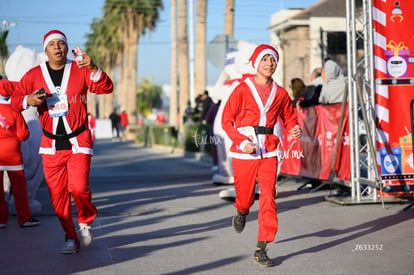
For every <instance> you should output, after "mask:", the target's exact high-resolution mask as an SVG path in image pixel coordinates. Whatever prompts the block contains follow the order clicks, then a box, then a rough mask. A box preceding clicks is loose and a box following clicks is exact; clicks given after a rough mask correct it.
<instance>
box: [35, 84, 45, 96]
mask: <svg viewBox="0 0 414 275" xmlns="http://www.w3.org/2000/svg"><path fill="white" fill-rule="evenodd" d="M36 94H37V95H44V96H42V97H40V99H43V98H45V97H46V91H45V88H43V87H42V88H40V89H39V91H37V93H36Z"/></svg>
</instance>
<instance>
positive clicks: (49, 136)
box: [42, 124, 86, 140]
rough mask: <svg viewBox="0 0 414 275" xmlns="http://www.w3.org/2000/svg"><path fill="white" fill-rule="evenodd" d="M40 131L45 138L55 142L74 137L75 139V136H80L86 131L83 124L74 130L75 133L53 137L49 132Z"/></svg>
mask: <svg viewBox="0 0 414 275" xmlns="http://www.w3.org/2000/svg"><path fill="white" fill-rule="evenodd" d="M42 130H43V134H44V135H45V136H46V137H48V138H50V139H55V140H64V139H70V138H74V137H76V136H78V135H80V134H81V133H82V132H83V131H85V130H86V126H85V124H84V125H82V126H81V127H79V128H78V129H76V130H75V131H73V132H72V133H70V134H66V135H54V134H52V133H50V132H48V131H46V130H45V129H42Z"/></svg>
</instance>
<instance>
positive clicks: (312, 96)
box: [298, 67, 325, 108]
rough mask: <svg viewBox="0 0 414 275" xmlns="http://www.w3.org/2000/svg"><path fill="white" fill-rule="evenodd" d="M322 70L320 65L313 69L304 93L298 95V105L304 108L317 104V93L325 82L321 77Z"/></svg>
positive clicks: (318, 93)
mask: <svg viewBox="0 0 414 275" xmlns="http://www.w3.org/2000/svg"><path fill="white" fill-rule="evenodd" d="M322 74H323V70H322V68H320V67H317V68H315V69H313V71H312V73H311V76H310V80H311V82H310V84H309V86H308V89H307V91H306V92H305V93H303V94H301V95H300V97H299V101H298V104H299V107H301V108H305V107H309V106H315V105H318V104H319V95H320V93H321V89H322V85H323V84H324V83H325V80H324V78H323V75H322Z"/></svg>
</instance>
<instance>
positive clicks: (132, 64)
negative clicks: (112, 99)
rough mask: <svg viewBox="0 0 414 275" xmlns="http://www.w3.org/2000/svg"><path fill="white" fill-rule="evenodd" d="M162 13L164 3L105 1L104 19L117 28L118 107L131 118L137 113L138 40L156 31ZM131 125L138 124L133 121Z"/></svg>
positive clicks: (127, 0) (148, 0)
mask: <svg viewBox="0 0 414 275" xmlns="http://www.w3.org/2000/svg"><path fill="white" fill-rule="evenodd" d="M160 9H162V1H161V0H125V1H121V0H106V2H105V5H104V18H105V20H106V21H107V22H108V24H109V23H110V24H112V25H113V26H115V27H116V31H115V32H113V33H112V34H113V35H118V36H119V40H118V43H119V44H118V45H119V46H121V47H120V48H119V49H118V52H119V53H120V54H119V55H118V56H117V58H118V60H117V64H118V74H119V79H118V81H119V84H118V103H119V104H120V105H121V106H123V107H125V108H126V110H127V113H128V114H132V113H135V112H136V109H135V108H136V84H137V81H136V79H137V62H138V60H137V57H138V54H137V52H138V41H139V36H140V35H141V34H144V33H145V32H146V31H147V30H153V29H154V28H155V25H156V22H157V20H158V18H159V12H160ZM131 123H135V121H134V117H133V119H132V121H131Z"/></svg>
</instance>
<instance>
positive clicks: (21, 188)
mask: <svg viewBox="0 0 414 275" xmlns="http://www.w3.org/2000/svg"><path fill="white" fill-rule="evenodd" d="M7 175H8V176H9V179H10V185H11V190H12V193H13V197H14V204H15V206H16V212H17V223H18V224H19V225H23V224H24V223H25V222H27V220H28V219H29V218H30V217H31V216H32V212H30V209H29V199H28V195H27V183H26V179H25V177H24V171H23V170H19V171H7ZM3 177H4V171H0V224H7V221H8V211H7V204H6V201H5V200H4V186H3V184H4V182H3Z"/></svg>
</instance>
